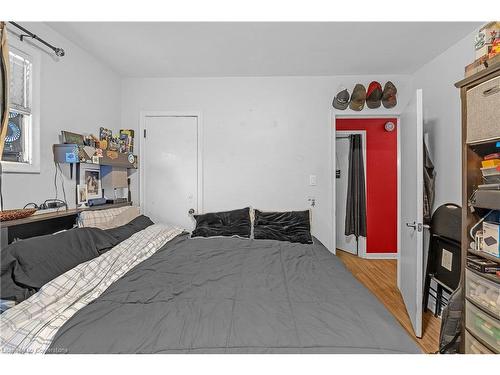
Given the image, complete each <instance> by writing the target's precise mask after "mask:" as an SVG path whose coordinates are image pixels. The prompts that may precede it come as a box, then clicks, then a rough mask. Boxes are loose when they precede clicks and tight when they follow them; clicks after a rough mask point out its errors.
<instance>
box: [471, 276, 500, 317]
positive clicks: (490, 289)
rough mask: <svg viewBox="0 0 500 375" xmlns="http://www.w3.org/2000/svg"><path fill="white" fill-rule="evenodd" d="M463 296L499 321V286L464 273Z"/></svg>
mask: <svg viewBox="0 0 500 375" xmlns="http://www.w3.org/2000/svg"><path fill="white" fill-rule="evenodd" d="M465 276H466V278H465V296H466V297H467V298H468V299H470V300H471V301H473V302H474V303H475V304H476V305H479V306H481V307H482V308H484V309H485V310H488V311H489V312H490V313H491V315H493V316H494V317H496V318H497V319H500V284H497V283H495V282H493V281H490V280H488V279H485V278H483V277H481V276H479V275H477V274H475V273H474V272H472V271H470V270H466V271H465Z"/></svg>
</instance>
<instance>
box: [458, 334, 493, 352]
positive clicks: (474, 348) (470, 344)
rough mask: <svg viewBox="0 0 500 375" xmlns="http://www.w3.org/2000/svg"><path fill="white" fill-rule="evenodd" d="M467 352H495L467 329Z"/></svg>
mask: <svg viewBox="0 0 500 375" xmlns="http://www.w3.org/2000/svg"><path fill="white" fill-rule="evenodd" d="M465 354H495V353H493V352H492V351H491V350H489V349H488V348H487V347H486V346H484V345H483V344H481V343H480V342H479V341H478V340H476V338H475V337H474V336H472V335H471V334H470V333H469V332H467V331H465Z"/></svg>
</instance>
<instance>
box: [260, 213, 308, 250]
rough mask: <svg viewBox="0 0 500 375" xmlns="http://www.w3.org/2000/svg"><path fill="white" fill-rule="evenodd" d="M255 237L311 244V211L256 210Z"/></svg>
mask: <svg viewBox="0 0 500 375" xmlns="http://www.w3.org/2000/svg"><path fill="white" fill-rule="evenodd" d="M253 233H254V238H255V239H260V240H278V241H288V242H298V243H304V244H311V243H313V241H312V236H311V220H310V217H309V211H307V210H306V211H288V212H263V211H259V210H255V221H254V228H253Z"/></svg>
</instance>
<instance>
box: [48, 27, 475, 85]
mask: <svg viewBox="0 0 500 375" xmlns="http://www.w3.org/2000/svg"><path fill="white" fill-rule="evenodd" d="M48 25H49V26H50V27H52V28H53V29H55V30H56V31H58V32H59V33H61V34H62V35H64V36H65V37H67V38H68V39H70V40H71V41H72V42H74V43H75V44H77V45H78V46H80V47H81V48H83V49H84V50H86V51H88V52H89V53H91V54H92V55H94V56H95V57H96V58H98V59H99V60H101V61H103V62H104V63H106V64H107V65H109V66H110V67H111V68H112V69H113V70H115V71H116V72H117V73H119V74H120V75H122V76H125V77H190V76H192V77H220V76H310V75H317V76H319V75H350V74H352V75H356V74H409V73H413V72H415V71H416V70H417V69H418V68H419V67H421V66H422V65H424V64H425V63H426V62H428V61H430V60H432V59H433V58H434V57H436V56H437V55H439V54H440V53H441V52H443V51H444V50H446V49H447V48H449V47H450V46H452V45H453V44H454V43H456V42H457V41H458V40H460V39H462V38H463V37H465V36H466V35H468V34H469V33H471V32H472V31H473V30H474V29H476V28H477V27H478V26H480V23H471V22H435V23H432V22H421V23H420V22H404V23H403V22H392V23H391V22H362V23H361V22H360V23H356V22H323V23H321V22H313V23H311V22H289V23H284V22H249V23H236V22H227V23H224V22H188V23H175V22H49V23H48ZM63 48H64V46H63ZM471 48H472V41H471Z"/></svg>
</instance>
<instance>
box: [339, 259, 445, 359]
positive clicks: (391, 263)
mask: <svg viewBox="0 0 500 375" xmlns="http://www.w3.org/2000/svg"><path fill="white" fill-rule="evenodd" d="M337 256H338V257H339V258H340V259H341V260H342V262H344V264H345V265H346V267H347V268H348V269H349V270H350V271H351V272H352V274H353V275H354V276H355V277H356V278H357V279H358V280H359V281H360V282H361V283H362V284H363V285H365V286H366V287H367V288H368V289H369V290H370V291H371V292H372V293H373V294H375V296H376V297H377V298H378V299H379V300H380V302H382V303H383V304H384V305H385V307H386V308H387V310H389V311H390V312H391V314H392V315H394V317H395V318H396V319H397V320H398V321H399V323H401V325H402V326H403V327H404V329H405V330H406V331H407V332H408V333H409V334H410V336H411V337H412V338H414V340H415V341H416V342H417V343H418V345H420V347H421V348H422V350H423V351H424V352H425V353H433V352H435V351H436V350H438V347H439V344H438V343H439V329H440V326H441V320H440V319H439V318H436V317H434V315H433V314H432V313H431V312H430V311H427V312H425V313H424V316H423V335H422V338H421V339H418V338H416V337H415V335H414V334H413V330H412V327H411V322H410V318H409V317H408V314H407V312H406V308H405V305H404V303H403V298H402V297H401V294H400V293H399V289H398V287H397V281H396V280H397V268H396V267H397V261H396V260H393V259H363V258H358V257H357V256H355V255H352V254H350V253H347V252H344V251H342V250H337Z"/></svg>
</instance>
